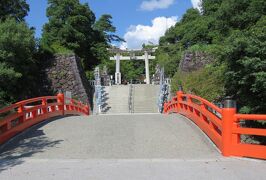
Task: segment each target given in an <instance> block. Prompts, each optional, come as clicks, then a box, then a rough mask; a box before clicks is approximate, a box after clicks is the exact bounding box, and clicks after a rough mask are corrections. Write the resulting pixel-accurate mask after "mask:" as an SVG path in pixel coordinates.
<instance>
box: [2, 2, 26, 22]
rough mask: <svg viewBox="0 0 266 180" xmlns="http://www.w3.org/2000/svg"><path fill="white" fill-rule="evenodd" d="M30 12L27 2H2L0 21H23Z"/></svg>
mask: <svg viewBox="0 0 266 180" xmlns="http://www.w3.org/2000/svg"><path fill="white" fill-rule="evenodd" d="M28 11H29V5H28V4H27V3H26V0H1V1H0V20H6V19H7V18H14V19H16V20H17V21H23V20H24V17H25V16H27V14H28Z"/></svg>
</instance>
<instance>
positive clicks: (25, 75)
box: [0, 19, 38, 104]
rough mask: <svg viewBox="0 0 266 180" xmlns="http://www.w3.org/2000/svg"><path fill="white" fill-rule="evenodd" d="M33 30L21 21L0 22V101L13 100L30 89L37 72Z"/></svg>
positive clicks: (8, 20)
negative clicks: (34, 57)
mask: <svg viewBox="0 0 266 180" xmlns="http://www.w3.org/2000/svg"><path fill="white" fill-rule="evenodd" d="M33 34H34V32H33V31H32V30H30V29H29V28H28V27H27V25H26V24H25V23H24V22H20V23H17V22H16V20H14V19H7V20H6V21H4V22H1V23H0V102H1V104H2V103H3V104H4V103H5V102H13V101H16V100H18V99H21V98H22V97H25V96H26V95H27V94H31V92H32V91H33V88H32V87H33V86H34V80H35V78H36V76H35V75H36V74H37V72H36V71H37V69H38V68H37V66H36V61H35V60H34V59H33V55H34V53H35V51H36V49H35V40H34V35H33Z"/></svg>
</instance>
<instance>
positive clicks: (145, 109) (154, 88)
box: [133, 84, 160, 113]
mask: <svg viewBox="0 0 266 180" xmlns="http://www.w3.org/2000/svg"><path fill="white" fill-rule="evenodd" d="M159 90H160V86H159V85H147V84H137V85H133V113H157V112H158V107H157V100H158V94H159Z"/></svg>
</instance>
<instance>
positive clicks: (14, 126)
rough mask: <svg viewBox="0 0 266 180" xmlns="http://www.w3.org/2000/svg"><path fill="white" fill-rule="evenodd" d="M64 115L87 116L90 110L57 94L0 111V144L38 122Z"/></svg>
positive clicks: (22, 102) (86, 106)
mask: <svg viewBox="0 0 266 180" xmlns="http://www.w3.org/2000/svg"><path fill="white" fill-rule="evenodd" d="M5 114H7V115H5ZM66 114H73V115H89V114H90V108H89V106H88V105H84V104H82V103H81V102H79V101H76V100H73V99H70V98H66V97H64V94H62V93H59V94H57V96H45V97H38V98H33V99H28V100H24V101H20V102H18V103H15V104H12V105H10V106H8V107H5V108H3V109H0V144H2V143H4V142H6V141H7V140H9V139H10V138H12V137H13V136H15V135H16V134H18V133H20V132H22V131H24V130H25V129H27V128H29V127H31V126H33V125H35V124H37V123H39V122H42V121H44V120H46V119H48V118H51V117H55V116H61V115H66ZM3 116H4V117H3ZM1 117H2V118H1Z"/></svg>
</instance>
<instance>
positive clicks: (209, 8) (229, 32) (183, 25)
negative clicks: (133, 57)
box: [157, 0, 266, 113]
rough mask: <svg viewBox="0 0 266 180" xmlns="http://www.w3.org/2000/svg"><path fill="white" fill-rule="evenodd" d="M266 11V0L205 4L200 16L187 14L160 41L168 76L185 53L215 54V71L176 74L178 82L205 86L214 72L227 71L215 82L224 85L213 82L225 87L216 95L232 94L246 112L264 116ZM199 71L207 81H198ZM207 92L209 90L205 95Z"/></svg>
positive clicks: (225, 0) (210, 1)
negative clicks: (262, 113) (181, 80)
mask: <svg viewBox="0 0 266 180" xmlns="http://www.w3.org/2000/svg"><path fill="white" fill-rule="evenodd" d="M265 13H266V2H265V1H264V0H202V7H201V12H199V11H198V10H197V9H189V10H187V12H186V13H185V14H184V15H183V17H182V19H181V20H180V22H178V23H176V25H175V26H174V27H172V28H170V29H169V30H168V31H167V32H166V33H165V36H163V37H161V39H160V45H159V49H158V51H157V57H158V58H157V61H158V62H159V63H160V64H161V65H164V66H165V71H166V72H167V74H168V76H173V70H172V69H176V71H177V69H178V68H177V64H179V62H180V60H181V59H182V58H183V56H182V54H184V53H185V52H191V51H194V50H195V49H196V51H201V52H205V53H207V54H211V55H212V57H213V59H214V63H213V64H212V65H211V66H212V68H210V67H209V68H207V69H206V68H205V69H204V70H201V71H200V72H197V73H191V74H189V75H188V76H190V77H191V78H186V76H187V75H185V74H180V72H177V73H176V75H175V78H174V81H173V82H174V83H177V82H178V81H179V80H180V79H183V80H184V79H186V80H185V81H186V83H187V84H189V85H190V86H191V87H190V88H191V89H192V88H193V87H192V86H193V85H195V84H197V83H199V82H200V83H202V84H204V83H205V81H207V80H208V78H209V76H212V74H215V73H212V72H211V71H217V70H218V71H219V72H220V70H222V71H223V73H216V75H218V76H217V77H216V78H220V79H221V81H213V83H214V84H212V85H215V84H216V85H217V87H221V85H222V87H223V89H224V92H222V91H220V89H221V88H219V90H218V89H217V92H218V93H217V97H219V96H221V95H222V96H226V95H229V96H233V97H234V98H235V99H236V100H237V101H238V104H239V107H240V111H241V112H245V113H249V112H264V113H265V112H266V103H265V102H266V74H265V72H266V65H265V62H266V61H265V54H266V52H265V47H266V46H265V45H266V44H265V39H266V31H265V29H266V20H265V18H266V17H265ZM159 57H161V58H159ZM167 62H171V63H167ZM221 67H222V68H221ZM209 71H210V72H209ZM207 72H209V73H207ZM200 73H201V74H202V75H204V74H205V75H204V76H205V78H202V79H199V78H197V77H200V76H201V75H200ZM208 74H209V76H208ZM193 76H195V78H192V77H193ZM182 77H183V78H182ZM207 86H208V84H206V86H205V87H204V86H203V87H202V86H200V87H198V88H200V89H197V90H196V91H197V92H199V93H200V94H199V95H203V96H204V94H205V95H206V93H205V92H207V91H209V89H208V87H207ZM214 87H215V86H214ZM194 88H195V87H194ZM204 88H205V89H206V91H205V92H202V90H203V89H204ZM211 99H215V98H214V97H213V98H211Z"/></svg>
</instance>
